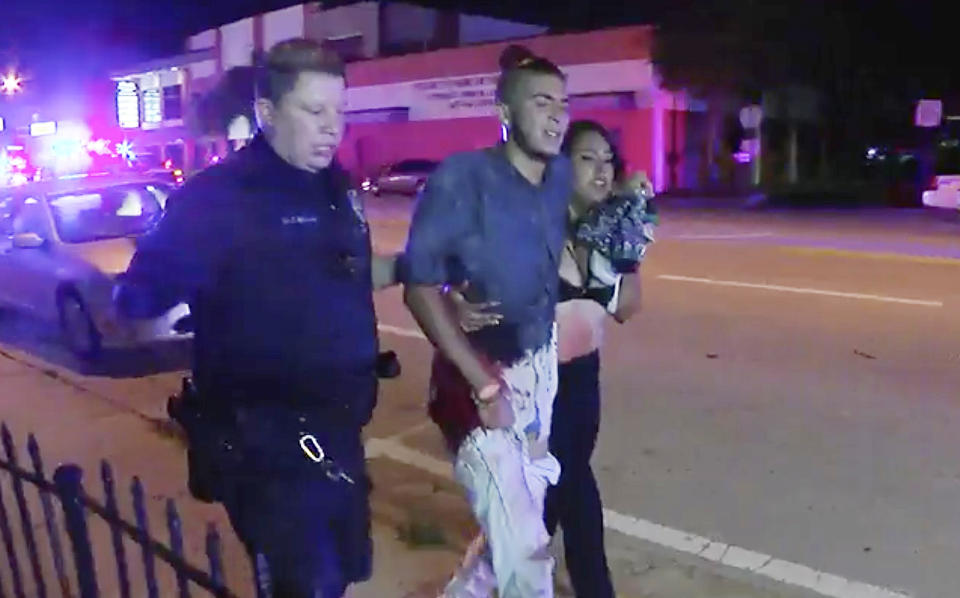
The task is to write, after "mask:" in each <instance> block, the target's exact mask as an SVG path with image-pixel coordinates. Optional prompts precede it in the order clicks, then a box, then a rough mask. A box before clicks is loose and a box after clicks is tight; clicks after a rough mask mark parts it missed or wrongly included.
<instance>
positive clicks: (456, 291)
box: [444, 282, 503, 332]
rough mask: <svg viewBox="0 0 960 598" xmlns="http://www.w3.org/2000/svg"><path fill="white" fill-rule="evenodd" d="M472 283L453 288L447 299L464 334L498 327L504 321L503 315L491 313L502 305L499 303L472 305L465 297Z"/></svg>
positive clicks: (448, 291)
mask: <svg viewBox="0 0 960 598" xmlns="http://www.w3.org/2000/svg"><path fill="white" fill-rule="evenodd" d="M469 284H470V283H468V282H465V283H463V284H462V285H461V286H459V287H451V288H449V289H448V290H447V291H446V293H445V295H444V296H445V297H446V298H447V300H448V301H449V302H450V305H451V306H452V307H453V310H454V314H455V316H456V319H457V322H459V323H460V327H461V328H462V329H463V331H464V332H476V331H477V330H480V329H482V328H486V327H488V326H497V325H498V324H500V321H501V320H502V319H503V314H500V313H497V312H495V311H490V310H492V309H493V308H495V307H497V306H499V305H500V303H499V302H497V301H490V302H487V303H470V302H469V301H467V298H466V297H464V292H465V291H466V289H467V286H468V285H469Z"/></svg>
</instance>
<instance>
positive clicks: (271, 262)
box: [115, 135, 378, 598]
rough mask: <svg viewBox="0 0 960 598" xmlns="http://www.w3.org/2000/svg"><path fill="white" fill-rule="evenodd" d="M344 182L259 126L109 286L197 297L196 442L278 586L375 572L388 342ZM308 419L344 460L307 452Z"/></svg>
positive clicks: (332, 589)
mask: <svg viewBox="0 0 960 598" xmlns="http://www.w3.org/2000/svg"><path fill="white" fill-rule="evenodd" d="M347 181H348V179H347V177H346V175H345V173H344V172H343V171H342V170H340V169H339V168H338V167H337V166H336V165H332V166H331V167H330V168H328V169H325V170H323V171H321V172H320V173H317V174H311V173H308V172H306V171H302V170H299V169H297V168H294V167H293V166H290V165H289V164H288V163H287V162H285V161H284V160H283V159H281V158H280V157H279V156H278V155H277V154H276V153H275V152H274V151H273V149H272V148H271V147H270V145H269V144H268V143H267V141H266V140H265V139H264V138H263V136H262V135H261V136H258V137H257V138H256V139H255V140H254V141H253V142H252V143H251V144H250V145H249V146H247V147H246V148H244V149H243V150H241V151H240V152H238V154H236V155H235V156H233V157H232V158H231V159H230V160H228V161H226V162H225V163H224V164H222V165H219V166H216V167H213V168H211V169H209V170H207V171H205V172H203V173H201V174H199V175H197V177H196V178H195V179H193V180H191V181H190V182H188V183H187V185H185V186H184V187H183V188H182V189H181V190H180V191H178V192H177V193H175V194H174V195H173V196H171V198H170V200H169V203H168V210H167V212H166V214H165V215H164V217H163V219H162V220H161V221H160V223H159V225H158V226H157V228H156V229H155V230H154V231H153V232H152V233H151V234H149V235H147V236H145V237H144V238H142V239H141V242H140V243H139V245H138V250H137V253H136V256H135V257H134V259H133V261H132V263H131V265H130V268H129V270H128V272H127V273H126V274H125V275H124V276H123V277H122V278H121V282H120V283H119V284H118V287H117V292H116V296H115V298H116V303H117V306H118V308H119V309H120V311H121V312H123V313H125V314H126V315H128V316H130V317H140V318H146V317H152V316H156V315H159V314H160V313H163V312H164V311H165V310H166V309H168V308H170V307H171V306H173V305H175V304H176V303H178V302H180V301H184V300H185V301H188V302H189V304H190V308H191V313H192V314H193V316H192V317H193V320H194V330H195V339H194V363H193V382H194V385H195V388H196V390H197V396H199V397H200V403H201V404H202V409H201V411H202V412H203V413H204V414H205V419H204V418H201V419H203V421H205V422H206V423H205V424H204V425H201V426H197V427H196V429H194V430H192V431H191V430H188V436H190V437H191V438H190V440H191V448H192V450H194V451H201V452H205V453H207V455H206V457H207V459H206V461H207V462H212V463H214V464H215V466H214V467H212V470H214V471H215V472H216V474H217V482H216V484H215V485H216V488H215V492H214V497H215V498H216V499H217V500H219V501H220V502H222V503H223V504H224V506H225V507H226V509H227V511H228V513H229V515H230V518H231V521H232V523H233V525H234V527H235V529H236V531H237V532H238V535H239V536H240V537H241V539H242V540H243V541H244V543H245V544H246V545H247V547H248V549H249V550H250V551H251V553H262V554H263V555H264V556H265V558H266V560H267V563H268V565H269V568H270V573H271V577H272V578H273V581H274V595H275V596H278V597H279V596H311V597H312V596H314V595H315V592H318V594H317V595H320V596H323V597H324V598H328V597H330V598H332V597H339V596H341V595H342V593H343V592H344V590H345V588H346V586H347V585H348V584H349V583H352V582H356V581H361V580H365V579H367V578H369V576H370V572H371V571H370V569H371V541H370V528H369V504H368V494H369V484H368V481H367V477H366V474H365V468H364V455H363V444H362V440H361V434H360V432H361V428H362V427H363V426H364V425H365V424H366V423H367V422H368V421H369V419H370V417H371V414H372V411H373V408H374V405H375V403H376V396H377V378H376V369H375V368H376V359H377V351H378V343H377V334H376V318H375V314H374V307H373V295H372V293H373V286H372V280H371V246H370V238H369V231H368V228H367V225H366V223H365V221H364V219H363V216H362V211H361V210H360V209H359V208H358V207H357V205H356V204H355V202H354V196H353V194H352V193H351V192H350V191H348V182H347ZM305 434H309V435H312V436H314V437H315V438H316V439H317V441H318V443H319V444H320V446H322V448H323V450H324V452H325V454H326V455H327V458H326V461H325V462H324V465H327V464H330V463H334V464H335V467H336V470H337V471H338V472H341V473H343V475H339V474H338V475H328V474H329V468H327V467H325V466H323V467H322V466H320V465H318V464H317V463H315V462H314V461H312V460H310V459H308V458H307V455H306V454H305V453H304V451H303V450H302V449H301V447H300V444H299V440H300V438H301V437H302V436H303V435H305Z"/></svg>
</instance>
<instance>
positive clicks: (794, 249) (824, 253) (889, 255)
mask: <svg viewBox="0 0 960 598" xmlns="http://www.w3.org/2000/svg"><path fill="white" fill-rule="evenodd" d="M779 247H780V249H781V250H783V251H788V252H790V253H796V254H800V255H810V256H815V257H842V258H856V259H865V260H881V261H892V262H906V263H913V264H930V265H934V266H960V257H950V256H943V255H914V254H909V253H893V252H888V251H863V250H857V249H834V248H829V247H801V246H798V245H780V246H779Z"/></svg>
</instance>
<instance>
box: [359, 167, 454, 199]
mask: <svg viewBox="0 0 960 598" xmlns="http://www.w3.org/2000/svg"><path fill="white" fill-rule="evenodd" d="M437 165H438V163H437V162H435V161H433V160H403V161H401V162H397V163H396V164H390V165H388V166H386V167H384V168H383V169H382V170H381V171H380V173H379V174H378V175H376V176H374V177H372V178H368V179H366V180H365V181H364V182H363V185H362V186H361V189H363V190H364V191H368V192H371V193H373V194H375V195H380V194H381V193H399V194H403V195H417V194H419V193H420V191H422V190H423V186H424V185H425V184H426V182H427V179H428V178H429V177H430V175H431V174H432V173H433V171H434V170H435V169H436V168H437Z"/></svg>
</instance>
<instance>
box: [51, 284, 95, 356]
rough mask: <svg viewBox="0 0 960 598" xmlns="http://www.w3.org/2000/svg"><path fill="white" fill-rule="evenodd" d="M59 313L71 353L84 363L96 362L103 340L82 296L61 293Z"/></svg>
mask: <svg viewBox="0 0 960 598" xmlns="http://www.w3.org/2000/svg"><path fill="white" fill-rule="evenodd" d="M57 313H58V314H59V316H60V334H61V336H62V337H63V342H64V344H65V345H66V346H67V348H68V349H70V352H71V353H73V354H74V355H76V356H77V357H78V358H80V359H81V360H83V361H94V360H96V359H97V358H98V357H99V356H100V353H101V350H102V348H103V347H102V340H103V339H102V337H101V336H100V332H99V331H98V330H97V327H96V325H95V324H94V323H93V319H92V318H91V317H90V313H89V312H88V311H87V306H86V305H85V304H84V303H83V300H82V299H81V298H80V296H79V295H78V294H77V293H76V292H75V291H67V292H64V293H61V294H60V295H59V296H58V297H57Z"/></svg>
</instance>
